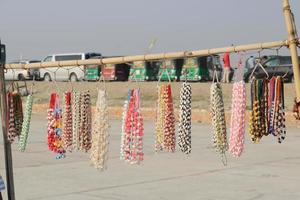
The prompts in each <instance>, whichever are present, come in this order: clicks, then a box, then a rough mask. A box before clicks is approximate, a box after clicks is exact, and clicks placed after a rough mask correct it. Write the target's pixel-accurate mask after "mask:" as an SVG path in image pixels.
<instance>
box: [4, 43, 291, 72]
mask: <svg viewBox="0 0 300 200" xmlns="http://www.w3.org/2000/svg"><path fill="white" fill-rule="evenodd" d="M287 45H288V41H287V40H283V41H275V42H266V43H256V44H247V45H239V46H229V47H222V48H215V49H206V50H196V51H181V52H171V53H159V54H147V55H133V56H124V57H113V58H102V59H88V60H69V61H58V62H42V63H30V64H6V65H5V67H6V68H7V69H9V68H12V69H18V68H19V69H20V68H25V69H29V68H46V67H47V68H48V67H65V66H80V65H91V64H95V65H102V64H118V63H128V62H134V61H151V60H164V59H175V58H186V57H193V56H208V55H212V54H221V53H225V52H239V51H251V50H259V49H269V48H275V47H281V46H287Z"/></svg>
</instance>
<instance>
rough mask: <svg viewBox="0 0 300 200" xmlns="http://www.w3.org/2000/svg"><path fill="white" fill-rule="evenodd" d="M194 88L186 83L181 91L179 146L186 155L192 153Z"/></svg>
mask: <svg viewBox="0 0 300 200" xmlns="http://www.w3.org/2000/svg"><path fill="white" fill-rule="evenodd" d="M191 103H192V87H191V85H190V84H189V83H187V82H184V83H183V84H182V87H181V90H180V106H179V125H178V145H179V148H180V150H181V151H182V152H183V153H185V154H190V153H191V152H192V123H191V117H192V106H191Z"/></svg>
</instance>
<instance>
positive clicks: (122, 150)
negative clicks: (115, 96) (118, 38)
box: [120, 90, 132, 160]
mask: <svg viewBox="0 0 300 200" xmlns="http://www.w3.org/2000/svg"><path fill="white" fill-rule="evenodd" d="M131 92H132V91H131V90H128V97H127V99H126V100H125V102H124V106H123V113H122V132H121V144H120V147H121V148H120V160H124V159H125V143H126V140H125V139H126V132H125V129H126V120H127V113H128V104H129V101H130V97H131Z"/></svg>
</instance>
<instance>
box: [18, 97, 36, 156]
mask: <svg viewBox="0 0 300 200" xmlns="http://www.w3.org/2000/svg"><path fill="white" fill-rule="evenodd" d="M32 104H33V97H32V93H31V94H29V95H28V96H27V99H26V105H25V113H24V119H23V123H22V131H21V134H20V138H19V143H18V148H19V150H20V151H25V149H26V146H27V139H28V134H29V128H30V121H31V114H32Z"/></svg>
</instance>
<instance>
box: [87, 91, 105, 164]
mask: <svg viewBox="0 0 300 200" xmlns="http://www.w3.org/2000/svg"><path fill="white" fill-rule="evenodd" d="M106 99H107V94H106V91H105V90H99V91H98V99H97V102H96V112H95V121H94V123H93V128H92V138H93V140H92V148H91V155H90V159H91V163H92V165H93V166H94V167H95V168H96V169H101V170H103V169H106V163H107V159H108V144H109V140H108V139H109V133H108V108H107V100H106Z"/></svg>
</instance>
